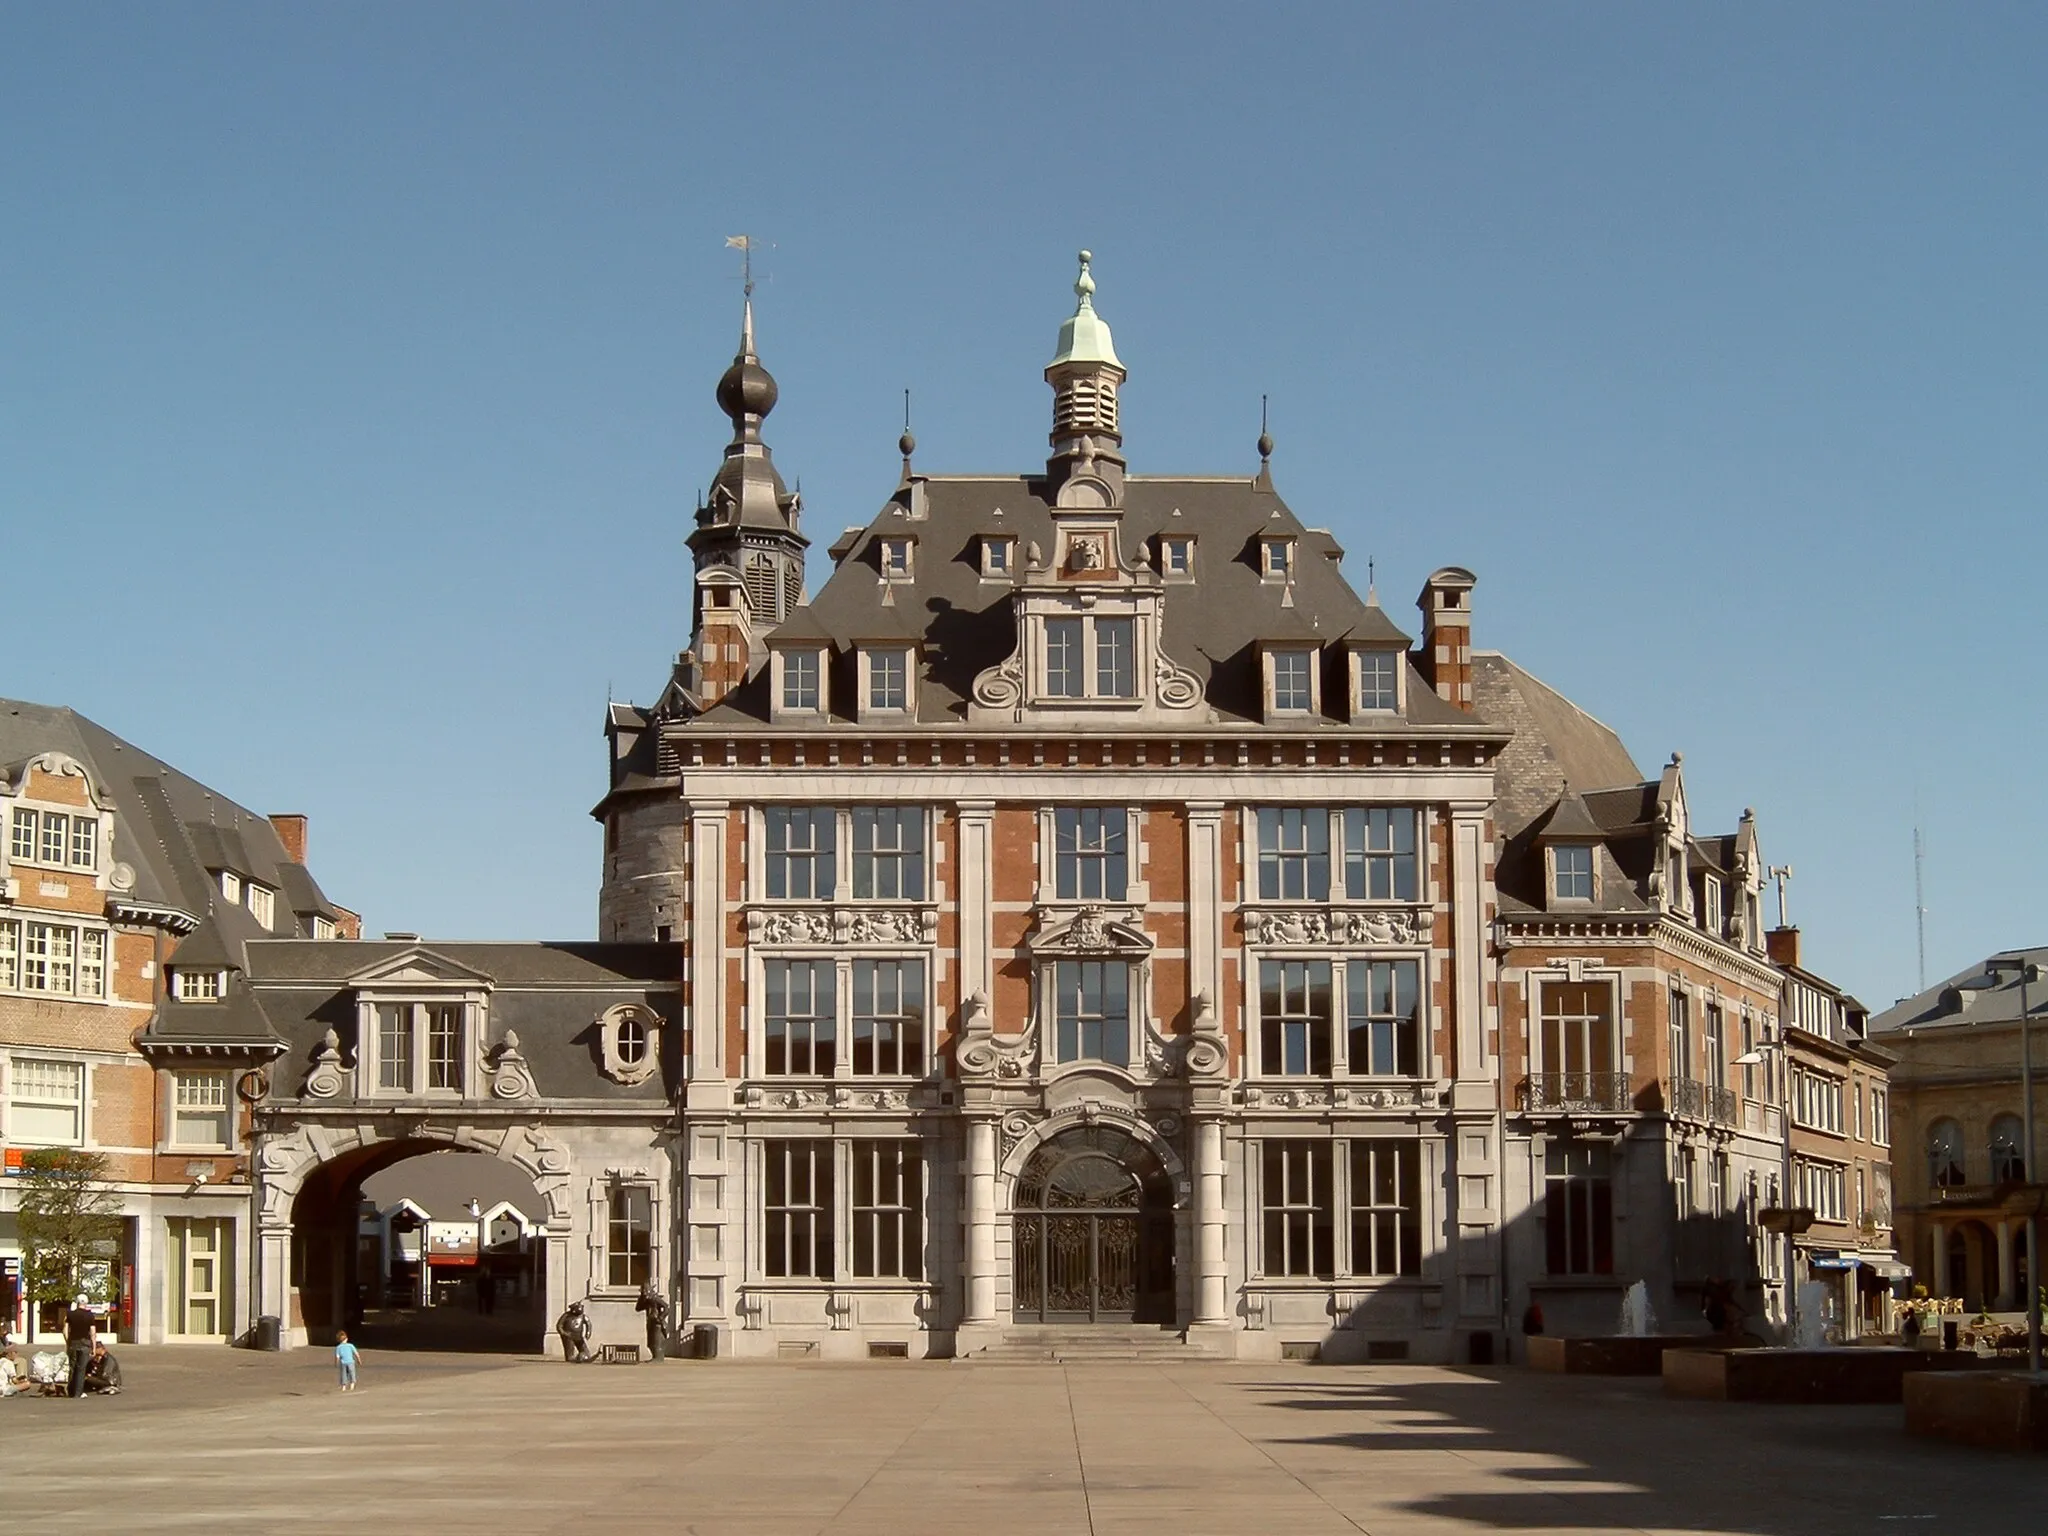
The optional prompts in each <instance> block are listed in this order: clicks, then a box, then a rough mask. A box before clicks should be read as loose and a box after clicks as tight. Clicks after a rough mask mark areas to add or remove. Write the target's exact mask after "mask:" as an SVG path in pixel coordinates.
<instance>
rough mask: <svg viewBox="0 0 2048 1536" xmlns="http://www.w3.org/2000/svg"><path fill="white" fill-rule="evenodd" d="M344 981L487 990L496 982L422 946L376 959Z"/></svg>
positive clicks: (474, 968)
mask: <svg viewBox="0 0 2048 1536" xmlns="http://www.w3.org/2000/svg"><path fill="white" fill-rule="evenodd" d="M346 980H347V983H348V985H350V986H352V987H475V986H482V987H490V986H492V985H494V984H495V982H496V978H495V977H493V976H491V975H490V974H489V973H488V972H486V971H482V970H479V969H477V968H476V967H475V966H473V965H467V964H464V963H463V962H462V961H460V960H454V959H451V958H449V957H448V956H447V955H445V954H442V953H441V952H440V951H439V950H436V949H430V948H428V947H427V946H426V945H424V944H407V945H406V946H405V947H404V948H402V949H400V950H399V951H398V952H397V953H396V954H384V955H379V956H377V957H375V958H374V959H372V960H371V962H370V963H369V964H368V965H366V966H364V967H363V968H362V969H361V970H359V971H356V972H354V973H352V974H351V975H349V976H348V977H347V978H346Z"/></svg>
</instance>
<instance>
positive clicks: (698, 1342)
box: [690, 1323, 718, 1360]
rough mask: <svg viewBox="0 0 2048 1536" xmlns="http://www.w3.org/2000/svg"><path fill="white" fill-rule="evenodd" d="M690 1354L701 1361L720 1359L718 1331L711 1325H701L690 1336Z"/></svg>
mask: <svg viewBox="0 0 2048 1536" xmlns="http://www.w3.org/2000/svg"><path fill="white" fill-rule="evenodd" d="M690 1353H691V1354H693V1355H695V1356H696V1357H697V1358H698V1359H699V1360H716V1359H717V1358H718V1329H717V1327H716V1326H715V1325H714V1324H711V1323H699V1324H698V1325H697V1326H696V1328H695V1329H693V1330H692V1331H691V1335H690Z"/></svg>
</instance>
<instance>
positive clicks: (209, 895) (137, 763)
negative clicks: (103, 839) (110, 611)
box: [0, 699, 344, 934]
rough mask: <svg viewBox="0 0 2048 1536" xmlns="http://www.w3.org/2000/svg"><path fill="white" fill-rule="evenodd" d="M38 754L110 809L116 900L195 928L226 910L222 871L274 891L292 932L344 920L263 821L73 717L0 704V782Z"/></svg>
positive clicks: (46, 708) (12, 781) (11, 779)
mask: <svg viewBox="0 0 2048 1536" xmlns="http://www.w3.org/2000/svg"><path fill="white" fill-rule="evenodd" d="M45 752H61V753H63V754H64V755H65V756H67V757H71V758H75V759H76V760H77V761H78V763H79V765H80V766H81V767H83V768H84V769H85V771H86V772H87V773H88V774H89V775H91V778H92V784H93V788H94V790H95V791H96V792H98V793H99V794H101V795H103V796H105V797H107V798H108V799H110V800H111V801H112V809H113V812H114V836H113V839H112V844H111V846H110V847H109V848H108V849H107V850H106V852H105V855H104V857H105V858H106V860H107V861H108V866H109V867H110V868H111V867H112V866H114V865H119V864H125V865H127V866H128V867H129V868H130V869H131V870H133V871H134V876H135V878H134V883H133V884H132V885H131V886H130V887H129V888H128V889H126V890H122V891H116V892H114V893H113V895H114V899H115V900H116V901H119V902H121V903H124V904H128V905H133V906H138V907H156V908H171V909H174V910H176V911H178V912H182V913H184V914H186V915H187V917H189V918H190V919H192V920H194V921H197V920H199V919H202V918H204V917H206V916H207V915H208V914H209V913H211V912H213V911H215V909H216V908H217V907H218V908H220V909H230V906H229V903H228V902H226V901H225V900H217V898H219V896H220V886H219V883H218V881H217V880H216V879H215V877H214V873H213V872H215V871H219V870H222V869H230V870H233V871H234V872H235V873H236V874H238V875H240V876H242V877H243V878H244V879H245V880H254V881H255V882H256V883H257V884H258V885H263V886H268V887H269V888H271V889H273V890H275V891H277V892H278V893H279V900H278V903H277V908H278V917H279V919H280V921H286V920H288V921H290V922H291V925H292V931H293V932H294V933H299V934H307V933H310V923H311V919H312V918H313V917H315V916H319V917H325V918H329V919H337V918H339V917H341V916H343V915H344V914H343V912H342V910H341V909H340V908H339V907H336V906H335V905H334V904H333V903H331V902H330V901H328V899H327V897H326V896H325V895H324V894H323V893H322V892H321V890H320V887H319V884H318V883H317V882H316V881H315V880H314V879H313V876H312V874H311V872H309V871H308V870H307V869H306V867H305V866H304V865H303V864H299V863H296V862H294V861H293V859H292V857H291V855H290V854H289V853H287V852H286V851H285V846H284V843H283V841H282V840H281V839H280V838H279V837H278V835H277V829H276V828H275V827H273V826H272V825H271V824H270V822H269V821H268V820H267V819H266V818H264V817H262V816H259V815H257V814H256V813H255V812H254V811H251V810H248V809H246V808H245V807H243V806H240V805H237V804H236V803H235V802H234V801H232V800H230V799H228V798H227V797H226V796H224V795H221V794H218V793H216V792H215V791H213V790H211V789H208V788H207V787H206V786H205V785H204V784H201V783H200V782H199V781H198V780H197V779H194V778H192V777H191V776H190V775H188V774H184V773H181V772H179V771H178V770H177V769H176V768H173V767H172V766H171V765H170V764H168V763H166V762H163V761H161V760H160V759H158V758H155V757H152V756H150V754H149V753H147V752H144V751H143V750H142V749H141V748H139V747H137V746H135V745H133V744H132V743H130V742H126V741H123V740H122V739H121V738H120V737H118V736H116V735H114V733H113V732H111V731H109V730H107V729H106V728H105V727H103V726H101V725H98V724H96V723H94V722H93V721H91V720H88V719H87V718H86V717H85V716H84V715H81V714H79V713H78V712H77V711H76V710H71V709H64V708H60V707H53V706H50V705H46V704H30V703H27V702H24V701H22V700H19V699H0V774H4V776H5V778H6V780H7V782H8V784H9V786H10V787H14V786H17V785H19V783H20V781H21V776H22V773H23V771H24V769H25V768H26V767H27V765H28V763H29V761H30V760H31V759H33V758H36V757H39V756H41V755H42V754H43V753H45ZM231 910H235V911H241V910H242V909H240V908H232V909H231ZM250 926H251V927H252V928H255V926H256V925H255V920H254V919H253V918H251V919H250ZM258 931H261V930H258Z"/></svg>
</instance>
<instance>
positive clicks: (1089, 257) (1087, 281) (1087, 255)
mask: <svg viewBox="0 0 2048 1536" xmlns="http://www.w3.org/2000/svg"><path fill="white" fill-rule="evenodd" d="M1094 259H1095V253H1094V252H1093V251H1083V252H1082V253H1081V275H1080V276H1079V277H1077V278H1075V279H1074V297H1075V298H1077V299H1079V300H1080V301H1081V307H1082V308H1083V309H1092V308H1094V307H1095V301H1094V298H1093V295H1094V293H1095V279H1094V278H1092V277H1090V276H1089V275H1088V263H1089V262H1091V261H1093V260H1094Z"/></svg>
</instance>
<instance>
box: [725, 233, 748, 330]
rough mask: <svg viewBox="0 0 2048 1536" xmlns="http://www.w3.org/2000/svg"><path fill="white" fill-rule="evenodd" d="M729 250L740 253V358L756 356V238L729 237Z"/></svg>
mask: <svg viewBox="0 0 2048 1536" xmlns="http://www.w3.org/2000/svg"><path fill="white" fill-rule="evenodd" d="M725 243H726V245H727V247H728V248H730V249H733V250H737V251H738V252H739V253H740V293H741V294H742V295H743V302H742V304H741V308H740V356H741V357H752V356H753V355H754V237H753V236H752V235H727V236H726V237H725Z"/></svg>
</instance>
